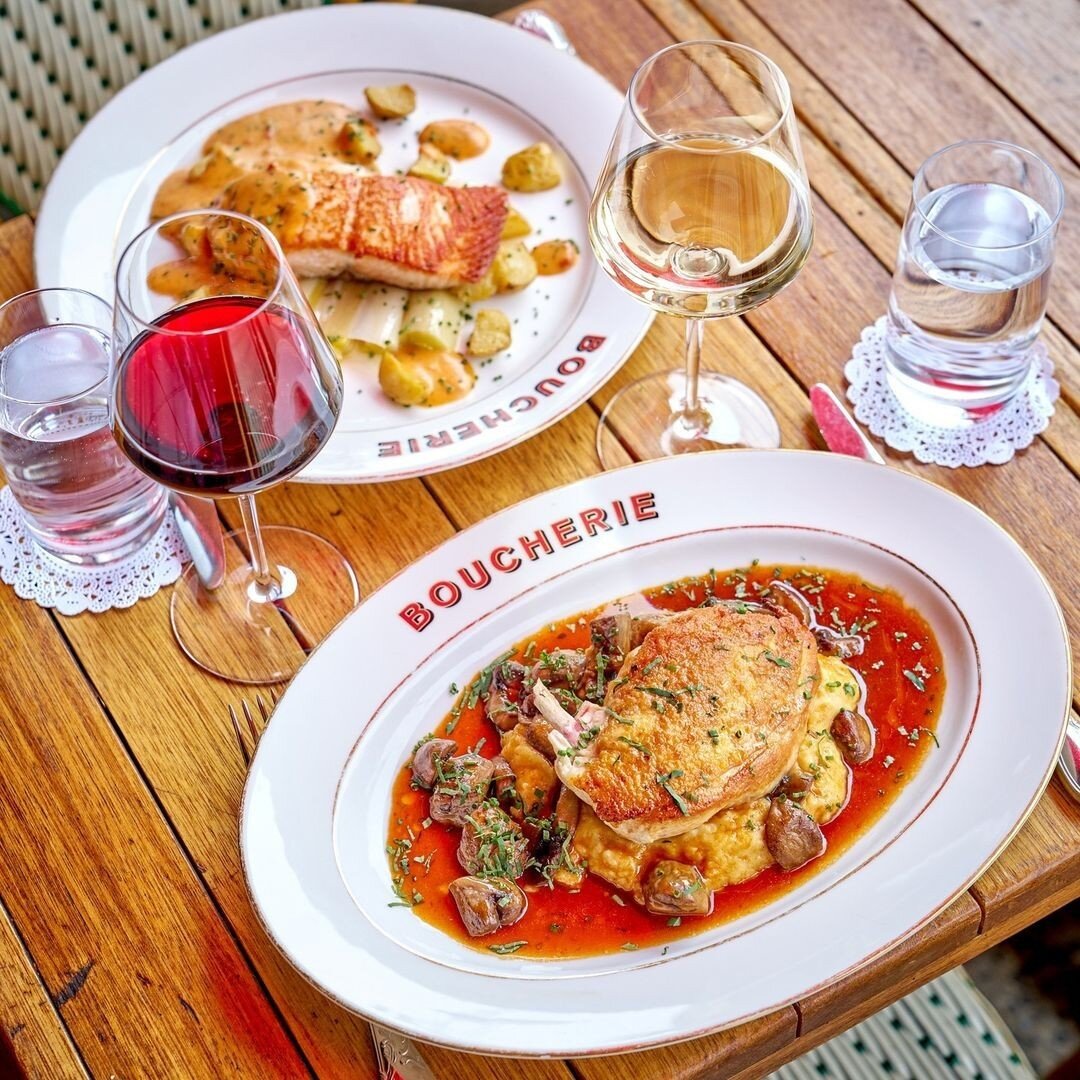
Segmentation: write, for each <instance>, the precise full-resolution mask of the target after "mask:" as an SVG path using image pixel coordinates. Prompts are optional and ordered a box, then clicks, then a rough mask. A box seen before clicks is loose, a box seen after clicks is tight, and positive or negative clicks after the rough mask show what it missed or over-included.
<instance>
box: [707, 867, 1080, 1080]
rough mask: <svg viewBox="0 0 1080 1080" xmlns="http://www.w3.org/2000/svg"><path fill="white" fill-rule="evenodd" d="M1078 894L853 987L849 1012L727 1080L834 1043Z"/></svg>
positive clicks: (756, 1079)
mask: <svg viewBox="0 0 1080 1080" xmlns="http://www.w3.org/2000/svg"><path fill="white" fill-rule="evenodd" d="M1078 892H1080V883H1077V882H1075V881H1074V882H1072V883H1070V885H1069V887H1068V888H1066V889H1062V890H1059V891H1058V893H1057V894H1056V895H1055V896H1054V897H1053V898H1051V899H1050V900H1048V901H1047V902H1046V904H1045V905H1043V904H1040V905H1039V906H1038V908H1037V909H1036V910H1035V911H1034V912H1032V914H1031V916H1030V917H1024V916H1020V917H1017V918H1014V919H1012V920H1010V921H1009V922H1006V923H1003V924H1002V925H1001V926H1000V927H998V928H997V929H995V930H994V931H993V932H987V933H983V934H979V935H978V936H977V937H974V938H971V939H970V940H968V941H966V942H964V943H962V944H959V945H956V946H955V947H953V948H952V949H950V950H949V951H947V952H945V953H942V954H940V955H937V956H936V957H934V958H932V959H927V960H926V962H925V963H924V964H923V965H922V966H918V965H915V966H913V967H912V969H911V970H910V971H908V972H907V973H906V974H904V975H902V976H901V977H900V978H898V979H896V980H895V981H894V982H889V981H886V982H885V983H883V984H879V986H878V988H877V989H876V990H871V992H870V993H869V994H868V996H865V997H862V996H859V995H860V990H859V988H858V987H853V988H852V997H851V998H850V999H849V1001H848V1008H847V1010H846V1011H845V1012H842V1013H839V1014H837V1015H835V1016H833V1017H832V1018H830V1019H828V1020H826V1021H825V1022H823V1023H822V1024H821V1025H820V1026H818V1027H815V1028H813V1029H812V1030H808V1031H807V1032H806V1034H804V1035H802V1036H800V1037H799V1038H798V1039H797V1040H796V1041H795V1042H794V1043H792V1044H790V1045H788V1046H786V1047H784V1048H783V1049H781V1050H778V1051H775V1052H773V1053H771V1054H768V1055H766V1056H765V1057H763V1058H761V1059H760V1060H759V1061H758V1062H757V1063H756V1064H755V1065H754V1066H752V1067H751V1068H749V1069H746V1070H744V1071H743V1072H740V1073H737V1074H736V1075H735V1076H733V1077H727V1078H725V1080H761V1078H762V1077H763V1076H766V1075H767V1074H769V1073H771V1072H772V1071H773V1070H774V1069H777V1068H779V1067H780V1066H781V1065H783V1064H785V1063H786V1062H788V1061H790V1060H791V1059H792V1058H793V1057H797V1056H798V1055H799V1054H803V1053H805V1052H806V1051H807V1050H812V1049H813V1048H814V1047H815V1046H818V1045H820V1044H821V1043H823V1042H825V1041H827V1040H828V1039H831V1038H832V1037H833V1036H834V1035H838V1034H840V1032H842V1031H847V1029H848V1028H850V1027H852V1026H853V1025H855V1024H857V1023H859V1022H860V1021H862V1020H865V1019H866V1018H867V1017H868V1016H873V1014H874V1013H876V1012H878V1011H880V1010H881V1009H884V1008H885V1006H887V1005H891V1004H892V1003H893V1002H894V1001H897V1000H899V999H900V998H902V997H904V995H905V994H909V993H911V991H912V990H914V989H916V988H917V987H919V986H922V985H923V984H924V983H927V982H929V981H930V980H931V979H936V978H937V977H938V976H939V975H943V974H944V973H945V972H946V971H951V970H952V969H953V968H954V967H956V966H957V965H959V964H965V963H967V961H968V960H970V959H971V958H972V957H974V956H978V955H979V953H981V952H984V951H985V950H986V949H988V948H990V947H991V946H992V945H996V944H998V943H999V942H1001V941H1004V940H1005V939H1006V938H1007V937H1009V936H1010V935H1012V934H1014V933H1016V932H1017V931H1018V930H1022V929H1023V928H1024V927H1025V926H1029V925H1030V924H1031V922H1033V921H1034V920H1036V919H1039V918H1041V917H1042V916H1043V915H1047V914H1049V913H1050V912H1051V911H1055V910H1057V909H1058V908H1060V907H1063V906H1064V905H1065V904H1067V903H1069V902H1070V901H1071V900H1075V899H1076V897H1077V895H1078Z"/></svg>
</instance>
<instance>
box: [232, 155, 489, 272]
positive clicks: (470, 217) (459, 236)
mask: <svg viewBox="0 0 1080 1080" xmlns="http://www.w3.org/2000/svg"><path fill="white" fill-rule="evenodd" d="M282 173H283V175H282V178H281V192H282V195H283V196H287V197H288V205H287V206H285V205H282V204H280V203H275V201H274V199H273V196H272V195H271V194H270V193H269V192H268V191H267V190H266V187H267V184H266V179H265V178H263V179H262V182H261V183H259V184H257V185H252V184H245V183H243V182H239V183H234V184H230V185H229V186H228V187H227V188H226V189H225V192H224V193H223V197H222V203H221V205H222V206H223V207H224V208H225V209H227V210H237V211H239V212H241V213H245V214H250V215H252V216H253V217H259V218H260V219H262V220H264V221H266V220H267V218H268V216H269V218H270V221H269V222H268V224H269V225H270V227H271V228H273V229H274V232H275V233H276V234H277V236H278V239H279V240H280V241H281V244H282V247H283V248H284V249H285V254H286V255H287V256H288V259H289V263H290V265H291V266H292V268H293V269H294V270H295V271H296V273H297V274H299V275H300V276H301V277H342V276H349V277H354V278H358V279H360V280H364V281H382V282H385V283H386V284H388V285H397V286H400V287H401V288H406V289H439V288H450V287H453V286H455V285H466V284H469V283H471V282H474V281H478V280H479V279H480V278H482V277H483V276H484V274H486V273H487V271H488V268H489V267H490V266H491V262H492V260H493V259H494V257H495V252H496V250H497V249H498V246H499V239H500V235H501V233H502V227H503V222H504V221H505V220H506V215H507V212H508V205H507V199H506V193H505V192H504V191H503V190H502V189H501V188H496V187H460V188H459V187H444V186H443V185H441V184H433V183H432V182H431V181H429V180H421V179H418V178H417V177H413V176H404V177H398V176H362V175H357V174H356V173H352V172H342V171H337V170H329V169H327V170H319V171H316V172H313V173H311V174H310V175H309V176H301V177H298V176H297V174H296V172H295V170H288V171H286V170H282ZM268 204H269V205H268ZM276 205H281V210H280V211H277V210H275V209H274V207H275V206H276ZM268 210H269V211H270V212H269V214H268ZM298 211H299V212H298Z"/></svg>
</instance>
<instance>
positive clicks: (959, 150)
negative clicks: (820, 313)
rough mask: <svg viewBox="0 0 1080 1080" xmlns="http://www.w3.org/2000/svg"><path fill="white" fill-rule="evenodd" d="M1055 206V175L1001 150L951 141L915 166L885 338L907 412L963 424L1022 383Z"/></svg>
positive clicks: (1028, 157) (1022, 154) (1060, 192)
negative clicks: (952, 143) (920, 164)
mask: <svg viewBox="0 0 1080 1080" xmlns="http://www.w3.org/2000/svg"><path fill="white" fill-rule="evenodd" d="M1064 202H1065V193H1064V188H1063V186H1062V183H1061V180H1060V179H1059V178H1058V176H1057V174H1056V173H1055V172H1054V170H1053V169H1052V168H1051V167H1050V166H1049V165H1048V164H1047V163H1046V162H1045V161H1043V159H1042V158H1040V157H1039V156H1038V155H1037V154H1033V153H1032V152H1031V151H1030V150H1024V149H1022V148H1021V147H1019V146H1013V145H1012V144H1011V143H1005V142H995V141H968V142H960V143H955V144H954V145H952V146H947V147H945V148H944V149H943V150H939V151H938V152H937V153H936V154H934V155H933V156H931V157H930V158H929V159H927V161H926V162H925V163H924V164H923V166H922V167H921V168H920V169H919V171H918V173H917V174H916V176H915V183H914V188H913V191H912V197H911V205H910V207H909V209H908V214H907V219H906V221H905V222H904V230H903V234H902V235H901V238H900V253H899V255H898V256H897V265H896V271H895V273H894V275H893V283H892V293H891V295H890V297H889V312H888V321H887V328H886V339H885V345H886V348H885V360H886V375H887V378H888V380H889V384H890V386H891V387H892V389H893V390H894V391H895V393H896V394H897V396H898V397H899V399H900V401H901V402H902V403H903V404H904V406H905V407H906V408H907V409H908V410H909V411H910V412H912V413H913V414H914V415H915V416H917V417H919V418H920V419H923V420H925V421H926V422H928V423H934V424H940V425H943V426H958V425H965V424H970V423H973V422H974V421H976V420H979V419H982V418H984V417H986V416H988V415H990V414H992V413H994V412H996V411H997V410H998V409H1000V408H1001V407H1002V406H1003V405H1004V404H1006V403H1007V402H1008V401H1009V400H1010V399H1011V398H1012V396H1013V395H1014V394H1015V393H1016V392H1017V390H1018V389H1019V388H1020V386H1021V384H1022V383H1023V382H1024V379H1025V378H1026V376H1027V374H1028V371H1029V369H1030V366H1031V357H1032V354H1031V346H1032V345H1033V344H1034V342H1035V339H1036V337H1037V336H1038V333H1039V328H1040V326H1041V324H1042V319H1043V315H1044V313H1045V312H1046V303H1047V298H1048V294H1049V288H1050V269H1051V266H1052V264H1053V259H1054V241H1055V234H1056V232H1057V225H1058V221H1059V220H1060V218H1061V212H1062V210H1063V208H1064Z"/></svg>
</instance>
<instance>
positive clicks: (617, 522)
mask: <svg viewBox="0 0 1080 1080" xmlns="http://www.w3.org/2000/svg"><path fill="white" fill-rule="evenodd" d="M659 516H660V515H659V513H658V511H657V509H656V496H655V495H654V494H653V493H652V492H651V491H641V492H638V493H637V494H635V495H629V496H627V498H625V499H614V500H612V502H611V503H609V504H608V505H607V506H589V507H586V508H585V509H584V510H580V511H579V512H578V513H576V514H573V515H571V516H569V517H564V518H559V519H558V521H553V522H551V524H550V525H546V526H544V527H543V528H540V529H537V530H536V531H535V532H532V533H526V534H525V535H523V536H519V537H517V538H516V540H515V542H514V543H508V544H499V545H498V546H496V547H494V548H492V549H491V551H490V552H489V553H488V555H487V558H483V559H473V561H472V562H471V563H469V565H468V566H461V567H458V569H457V571H456V572H455V573H454V574H453V575H451V576H449V577H447V578H446V579H444V580H442V581H436V582H435V583H434V584H433V585H432V586H431V588H430V589H428V591H427V596H426V597H425V598H424V599H423V600H414V601H413V602H412V603H409V604H406V605H405V606H404V607H403V608H402V609H401V611H399V612H398V614H399V615H400V616H401V617H402V618H403V619H404V620H405V621H406V622H407V623H408V624H409V625H410V626H411V627H412V628H413V629H414V630H423V629H424V628H425V627H427V626H429V625H430V623H431V621H432V619H434V618H435V613H436V611H437V610H438V609H439V608H452V607H453V606H454V605H455V604H457V603H458V602H459V601H460V600H461V597H462V596H463V595H464V591H465V590H466V589H474V590H478V589H486V588H487V587H488V586H489V585H490V584H491V582H492V579H493V577H494V576H497V575H499V574H512V573H514V571H515V570H519V569H520V568H521V567H522V566H524V565H525V563H526V562H536V561H537V560H538V559H540V558H542V557H543V556H545V555H553V554H554V553H555V551H556V550H557V549H558V548H567V547H572V546H573V545H574V544H580V543H581V542H582V541H583V540H588V539H590V538H591V537H594V536H599V535H600V534H601V533H606V532H611V531H612V530H613V529H617V528H625V527H626V526H627V525H631V524H633V523H634V522H636V521H648V520H649V519H650V518H655V517H659Z"/></svg>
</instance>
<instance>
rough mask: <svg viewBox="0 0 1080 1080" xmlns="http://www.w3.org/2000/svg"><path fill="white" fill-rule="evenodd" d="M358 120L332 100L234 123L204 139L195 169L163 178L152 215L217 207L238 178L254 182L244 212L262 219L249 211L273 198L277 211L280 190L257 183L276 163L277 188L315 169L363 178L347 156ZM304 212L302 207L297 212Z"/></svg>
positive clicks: (290, 105) (269, 111) (360, 169)
mask: <svg viewBox="0 0 1080 1080" xmlns="http://www.w3.org/2000/svg"><path fill="white" fill-rule="evenodd" d="M358 122H360V118H359V117H358V116H357V113H356V110H355V109H351V108H349V106H348V105H341V104H339V103H338V102H334V101H291V102H289V103H288V104H285V105H273V106H271V107H270V108H268V109H260V110H259V111H258V112H253V113H250V114H248V115H247V116H242V117H241V118H240V119H239V120H233V121H232V122H231V123H228V124H226V125H225V126H224V127H221V128H218V130H217V131H215V132H214V133H213V134H212V135H211V136H210V137H209V138H208V139H207V140H206V142H205V143H204V144H203V156H202V157H201V158H200V159H199V160H198V161H197V162H196V163H195V164H194V165H192V166H189V167H187V168H184V169H179V170H177V171H176V172H174V173H172V175H170V176H169V177H167V178H166V179H165V181H164V182H163V183H162V185H161V187H160V188H158V191H157V195H156V196H155V198H154V204H153V206H152V208H151V210H150V216H151V217H152V218H153V219H154V220H157V219H159V218H163V217H166V216H167V215H169V214H175V213H178V212H179V211H181V210H201V209H204V208H206V207H209V206H219V205H220V204H221V199H222V196H223V195H224V193H225V190H226V188H228V187H229V186H230V185H233V184H235V183H236V181H238V180H239V179H240V178H241V177H249V178H253V179H254V180H255V181H256V183H255V187H254V189H253V190H251V191H249V192H248V193H246V194H245V195H244V196H243V199H242V200H241V201H244V202H245V203H246V205H247V206H249V207H250V209H246V210H243V213H246V214H251V216H252V217H260V218H261V215H260V214H258V213H254V212H253V210H258V209H260V208H263V207H265V206H266V205H268V204H270V202H271V200H272V202H273V206H272V208H273V209H276V207H277V205H278V204H279V203H280V199H281V195H282V192H283V188H282V187H279V188H278V190H277V192H276V193H274V194H271V192H270V190H269V189H270V188H271V187H273V185H272V184H261V183H258V181H259V180H265V179H266V177H265V174H266V172H267V166H268V165H270V164H273V165H274V168H275V170H276V172H277V174H278V178H275V179H276V180H277V182H278V183H279V184H280V179H279V178H280V175H281V174H282V173H284V174H285V175H286V176H287V175H288V174H289V173H290V172H293V173H295V174H302V173H303V172H305V171H310V170H311V169H315V168H318V169H325V168H341V169H347V170H350V171H356V172H358V173H359V174H361V175H363V174H366V173H368V172H370V170H369V169H366V168H363V167H361V166H359V165H356V164H355V163H354V162H353V161H352V160H350V156H349V153H350V152H349V144H350V138H349V132H351V131H352V130H353V127H354V125H355V124H357V123H358ZM294 194H295V192H294ZM234 209H240V207H238V206H237V207H234ZM303 209H304V208H303V207H302V206H301V208H300V213H302V212H303ZM275 231H276V230H275Z"/></svg>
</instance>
